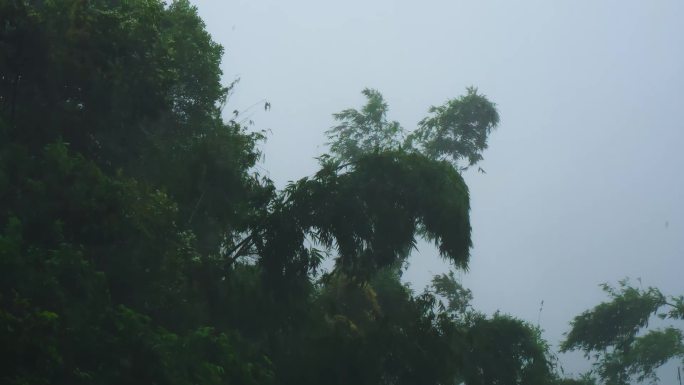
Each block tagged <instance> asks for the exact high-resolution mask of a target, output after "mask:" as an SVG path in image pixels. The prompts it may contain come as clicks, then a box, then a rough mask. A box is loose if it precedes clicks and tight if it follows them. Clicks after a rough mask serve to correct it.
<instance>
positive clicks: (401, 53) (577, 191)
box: [193, 0, 684, 383]
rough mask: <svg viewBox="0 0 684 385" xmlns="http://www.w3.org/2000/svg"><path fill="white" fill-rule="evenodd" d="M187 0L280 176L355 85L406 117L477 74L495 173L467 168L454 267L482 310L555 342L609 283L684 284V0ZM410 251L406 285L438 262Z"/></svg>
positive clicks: (414, 118)
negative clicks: (463, 225)
mask: <svg viewBox="0 0 684 385" xmlns="http://www.w3.org/2000/svg"><path fill="white" fill-rule="evenodd" d="M193 3H194V4H196V5H197V7H198V9H199V13H200V15H201V16H202V18H203V19H204V20H205V22H206V24H207V28H208V30H209V32H210V33H211V34H212V35H213V37H214V39H215V40H216V41H217V42H219V43H220V44H222V45H223V46H224V48H225V57H224V61H223V70H224V82H226V83H228V82H229V81H231V80H233V79H234V78H237V77H240V78H241V82H240V84H239V85H238V87H237V89H236V91H235V94H234V96H233V97H232V98H231V100H230V102H229V105H228V107H227V108H226V110H227V111H226V112H227V113H228V114H229V113H230V111H232V110H234V109H238V110H244V109H246V108H248V107H250V106H251V105H253V104H254V103H257V102H259V101H260V100H262V99H264V98H265V99H267V100H268V101H269V102H270V103H271V104H272V109H271V111H269V112H265V111H264V109H263V103H262V104H258V105H257V106H255V107H252V108H251V109H249V110H248V111H246V112H245V114H244V115H243V116H245V117H249V118H250V119H252V120H253V121H254V122H255V126H254V128H255V129H270V130H271V133H270V134H269V138H268V141H267V143H265V144H264V145H263V150H264V152H265V154H266V157H265V161H264V162H263V164H261V166H260V167H261V168H262V169H261V170H260V171H261V172H267V173H268V175H269V176H270V177H271V178H272V179H273V180H274V181H275V182H276V183H277V185H279V186H283V185H284V184H285V183H286V182H287V181H288V180H295V179H298V178H300V177H303V176H306V175H310V174H311V173H313V172H315V170H316V168H317V167H316V165H317V163H316V161H315V160H314V157H315V156H318V155H320V154H322V153H324V152H325V150H326V148H325V146H324V142H325V137H324V131H325V130H326V129H328V128H329V127H330V126H331V125H332V124H333V121H332V117H331V114H332V113H334V112H338V111H340V110H342V109H344V108H348V107H359V106H360V105H361V103H362V102H363V98H362V96H361V94H360V91H361V90H362V89H363V88H364V87H372V88H376V89H378V90H380V91H381V92H382V93H383V94H384V95H385V98H386V100H387V101H388V103H389V105H390V116H389V117H390V119H394V120H398V121H400V122H401V123H402V124H403V126H404V127H405V128H407V129H413V128H414V127H415V124H416V122H418V121H419V120H420V119H421V118H422V117H423V116H425V114H426V111H427V109H428V107H429V106H430V105H435V104H441V103H443V102H444V101H445V100H446V99H448V98H452V97H456V96H458V95H460V94H462V93H464V91H465V88H466V87H467V86H470V85H474V86H476V87H478V88H479V90H480V91H481V92H482V93H484V94H486V95H487V96H488V97H489V98H490V99H491V100H492V101H494V102H495V103H496V104H497V106H498V108H499V112H500V114H501V124H500V126H499V128H498V129H497V131H495V132H494V133H493V134H492V136H491V142H490V148H489V149H488V150H487V151H486V152H485V153H484V157H485V160H484V162H482V164H481V165H482V167H483V168H484V169H485V170H486V171H487V174H486V175H485V174H480V173H476V172H467V173H466V174H465V178H466V181H467V183H468V185H469V187H470V191H471V202H472V212H471V219H472V225H473V240H474V244H475V246H474V248H473V250H472V262H471V265H470V266H471V267H470V271H469V272H468V273H464V274H461V277H462V279H463V281H464V282H465V284H466V286H468V287H469V288H471V289H472V290H473V292H474V295H475V305H476V307H477V308H479V309H481V310H482V311H485V312H487V313H491V312H493V311H495V310H497V309H500V310H501V311H503V312H505V313H510V314H513V315H515V316H518V317H520V318H523V319H525V320H528V321H530V322H532V323H535V324H536V323H537V320H538V319H540V321H541V326H542V328H544V329H545V336H546V337H547V338H548V340H549V341H550V342H551V343H554V344H555V343H557V342H558V341H559V340H560V339H561V338H562V333H563V332H565V331H567V330H568V322H569V321H570V320H571V319H572V317H573V316H575V315H577V314H579V313H580V312H581V311H583V310H585V309H587V308H589V307H592V306H594V305H595V304H597V303H598V302H599V301H601V300H602V299H603V298H604V297H603V295H602V293H601V291H600V289H599V288H598V286H597V285H598V284H599V283H601V282H612V283H615V282H616V281H617V280H619V279H621V278H624V277H627V276H629V277H633V278H636V277H641V278H642V280H643V283H644V285H654V286H658V287H660V288H661V289H662V290H663V291H665V292H667V293H671V294H682V293H684V280H682V274H683V272H684V201H683V198H684V178H683V176H684V173H683V172H682V167H683V166H684V130H683V128H684V127H683V126H684V124H683V123H682V122H683V118H682V116H681V114H682V113H683V112H684V97H683V96H682V92H684V1H682V0H676V1H658V0H651V1H644V0H642V1H630V0H620V1H617V0H616V1H597V0H563V1H560V0H559V1H549V0H539V1H510V0H506V1H504V0H500V1H480V0H478V1H475V0H471V1H459V0H452V1H446V0H442V1H435V0H424V1H420V2H419V1H399V0H396V1H390V0H377V1H372V0H365V1H360V0H347V1H336V2H330V1H321V0H315V1H314V0H306V1H305V0H290V1H282V0H278V1H276V0H236V1H217V0H195V1H193ZM420 249H421V252H420V253H419V255H415V256H414V257H413V258H412V260H411V262H412V263H411V267H410V269H409V272H408V273H407V279H409V280H410V281H412V282H413V283H414V286H415V287H416V288H422V287H423V286H424V285H425V284H426V283H427V281H428V280H429V277H430V276H431V274H433V273H440V272H443V271H445V270H446V269H447V268H448V267H447V266H446V265H444V264H443V263H441V262H440V261H439V259H438V258H436V257H435V254H436V252H435V251H434V250H433V249H432V248H431V247H428V246H426V245H423V246H422V247H421V248H420ZM542 300H544V309H543V311H542V313H541V315H540V314H539V305H540V301H542ZM576 358H577V357H569V358H567V357H566V359H564V361H565V366H566V369H569V370H570V371H573V370H579V369H581V368H583V367H585V366H582V364H580V363H578V362H577V359H576ZM668 378H669V377H663V380H666V381H665V383H667V382H669V381H667V380H668Z"/></svg>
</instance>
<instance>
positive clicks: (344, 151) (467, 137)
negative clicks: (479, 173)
mask: <svg viewBox="0 0 684 385" xmlns="http://www.w3.org/2000/svg"><path fill="white" fill-rule="evenodd" d="M466 91H467V92H466V95H463V96H461V97H458V98H455V99H451V100H448V101H447V102H446V103H444V104H443V105H441V106H432V107H430V109H429V113H430V115H429V116H428V117H426V118H425V119H423V120H421V121H420V122H419V123H418V128H417V129H416V130H414V131H413V132H411V133H410V134H408V135H407V134H406V133H405V131H404V129H403V128H402V127H401V126H400V124H399V123H398V122H396V121H388V120H387V117H386V116H387V111H388V106H387V103H385V101H384V99H383V97H382V95H381V94H380V92H378V91H377V90H373V89H368V88H367V89H365V90H363V95H364V96H366V99H367V102H366V105H365V106H363V108H362V109H361V110H360V111H358V110H355V109H346V110H344V111H342V112H340V113H337V114H335V115H333V116H334V118H335V120H337V121H338V122H339V124H338V125H337V126H335V127H333V128H332V129H330V130H328V131H327V134H328V139H329V140H330V142H329V144H330V150H331V152H332V153H333V155H334V157H335V158H336V159H338V160H340V161H341V162H350V161H354V160H355V159H357V158H358V157H359V156H360V155H363V154H369V153H372V152H379V151H392V150H404V151H408V152H419V153H421V154H422V155H424V156H426V157H428V158H430V159H436V160H448V161H450V162H452V163H453V164H454V165H458V164H459V163H461V162H462V161H466V165H465V166H464V167H463V168H468V167H470V166H472V165H474V164H476V163H477V162H479V161H480V160H482V151H484V150H485V149H487V139H488V137H489V134H490V133H491V131H492V130H493V129H494V128H496V126H497V125H498V124H499V113H498V112H497V110H496V106H495V105H494V103H492V102H490V101H489V100H488V99H487V98H486V97H485V96H483V95H481V94H478V92H477V89H476V88H473V87H470V88H468V89H467V90H466Z"/></svg>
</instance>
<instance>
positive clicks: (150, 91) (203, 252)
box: [0, 0, 681, 385]
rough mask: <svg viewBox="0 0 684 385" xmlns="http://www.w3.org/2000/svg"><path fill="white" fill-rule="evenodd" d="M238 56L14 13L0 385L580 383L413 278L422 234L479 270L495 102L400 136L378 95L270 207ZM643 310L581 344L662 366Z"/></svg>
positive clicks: (70, 10) (6, 51)
mask: <svg viewBox="0 0 684 385" xmlns="http://www.w3.org/2000/svg"><path fill="white" fill-rule="evenodd" d="M222 54H223V50H222V48H221V47H220V46H219V45H218V44H216V43H215V42H214V41H213V40H212V39H211V37H210V36H209V34H208V33H207V32H206V29H205V26H204V23H203V22H202V20H201V19H200V18H199V17H198V15H197V11H196V9H195V8H194V7H193V6H192V5H191V4H190V3H189V2H188V1H187V0H176V1H171V2H169V3H164V2H162V1H158V0H126V1H103V0H86V1H84V0H50V1H48V0H46V1H27V0H2V1H0V382H2V383H3V384H17V385H18V384H89V383H97V384H138V383H139V384H178V385H186V384H187V385H189V384H298V385H301V384H397V385H400V384H418V383H419V384H461V383H465V384H467V385H481V384H482V385H484V384H488V385H489V384H491V385H494V384H506V385H508V384H520V385H523V384H530V385H531V384H535V385H538V384H555V383H563V384H569V383H573V382H572V381H571V380H564V381H562V382H559V381H560V380H559V378H558V375H557V374H556V372H555V366H556V364H555V360H554V357H553V355H552V354H551V352H550V349H549V346H548V344H547V343H546V342H544V341H543V340H542V339H541V337H540V333H541V331H540V329H539V328H538V327H534V326H532V325H530V324H529V323H527V322H524V321H522V320H519V319H516V318H513V317H510V316H507V315H503V314H499V313H496V314H494V315H493V316H486V315H484V314H482V313H480V312H477V311H476V310H475V309H473V306H472V305H471V299H472V293H471V292H470V291H469V290H467V289H466V288H464V287H463V286H462V285H461V284H460V283H459V282H458V280H457V279H456V278H455V275H454V274H453V273H449V274H442V275H437V276H435V278H434V280H433V281H432V283H431V284H430V285H428V287H426V288H425V289H424V290H422V291H420V290H416V289H414V288H413V287H411V286H410V285H408V284H405V283H403V282H402V280H401V275H402V272H403V271H404V270H403V269H404V266H405V262H406V261H407V259H408V258H410V257H411V251H412V250H413V249H414V248H415V245H416V242H417V240H418V239H426V240H428V241H431V242H433V243H434V244H435V245H436V247H437V250H438V252H439V253H440V254H441V256H442V257H443V258H444V259H445V260H447V261H449V262H450V263H451V264H452V267H453V268H454V269H461V270H466V269H467V267H468V264H469V260H470V248H471V245H472V242H471V225H470V218H469V216H470V196H469V192H468V187H467V185H466V184H465V182H464V180H463V178H462V176H461V174H460V171H461V170H462V168H464V167H468V166H471V165H474V164H476V163H477V162H478V161H480V160H481V159H482V153H483V151H484V150H485V149H486V148H487V140H488V137H489V135H490V133H491V132H492V130H493V129H494V128H495V127H496V126H497V125H498V123H499V116H498V113H497V110H496V107H495V105H494V103H492V102H490V101H489V100H488V99H487V98H486V97H485V96H484V95H482V94H479V93H478V92H477V90H476V89H474V88H469V89H467V90H466V93H465V95H463V96H460V97H457V98H455V99H451V100H448V101H447V102H445V103H444V104H443V105H441V106H437V107H431V108H430V109H429V110H428V113H429V115H428V116H427V117H426V118H425V119H423V120H422V121H420V122H419V123H418V126H417V128H416V129H415V130H413V131H411V132H407V131H404V129H403V128H402V127H401V125H400V124H399V123H397V122H394V121H390V120H388V118H387V112H388V106H387V104H386V103H385V101H384V99H383V97H382V95H381V94H380V92H378V91H376V90H370V89H366V90H364V91H363V94H364V95H365V96H366V98H367V104H366V105H365V106H363V107H362V108H361V110H355V109H346V110H343V111H342V112H340V113H337V114H334V115H333V119H334V120H335V121H336V122H337V125H336V126H334V127H333V128H332V129H331V130H329V131H328V134H329V140H330V154H327V155H324V156H322V157H321V163H320V170H319V171H318V172H317V173H316V174H315V175H313V176H309V177H305V178H302V179H300V180H298V181H295V182H293V183H291V184H290V185H288V186H287V187H286V188H284V189H282V190H277V189H276V188H275V187H274V185H273V183H272V182H271V181H270V180H268V179H267V178H264V177H262V176H261V175H259V174H258V173H257V172H255V169H254V166H255V165H256V163H257V162H258V161H259V159H260V157H261V152H260V150H259V143H260V141H261V140H263V139H264V135H263V133H261V132H255V131H253V130H251V129H249V127H245V126H243V125H241V124H240V123H239V122H237V121H236V120H237V119H234V120H226V119H224V118H223V114H222V111H223V109H224V108H225V106H226V105H227V103H228V102H229V101H228V97H229V95H230V92H232V90H233V86H234V85H235V83H232V84H231V85H229V86H227V87H226V86H223V85H222V83H221V75H222V73H221V70H220V67H219V64H220V60H221V56H222ZM267 107H268V105H265V109H267ZM326 258H331V259H333V260H334V261H335V265H334V267H333V268H332V269H330V270H329V271H321V265H322V262H323V261H324V260H325V259H326ZM615 293H617V294H616V298H617V297H620V298H621V296H628V295H632V294H630V293H631V292H629V293H628V292H624V293H623V292H619V293H618V292H615ZM635 296H636V297H638V298H637V301H636V303H638V304H640V305H639V306H641V307H639V309H640V310H639V312H638V314H635V315H634V317H633V318H630V322H631V323H628V324H624V325H623V324H620V325H622V326H620V325H617V326H616V327H615V328H608V329H606V330H603V329H601V330H599V331H591V332H585V331H583V330H586V328H587V327H585V326H583V325H585V324H587V325H589V324H591V323H592V322H594V321H593V320H594V319H596V318H597V317H598V318H601V317H604V318H605V317H610V313H611V312H612V311H613V310H611V309H613V308H612V307H611V306H612V305H606V306H608V310H606V311H603V310H601V311H599V312H598V313H597V314H598V315H593V313H592V314H588V315H586V316H582V317H583V318H581V319H579V320H576V321H575V326H576V328H577V332H575V331H574V330H573V333H571V334H570V337H569V340H568V342H566V345H565V346H566V348H568V349H570V348H575V347H580V348H583V349H589V350H591V349H601V348H603V347H604V346H607V345H611V344H612V345H615V344H621V345H620V346H627V345H629V344H630V343H631V344H632V345H634V348H633V349H632V350H631V352H633V353H630V354H632V355H631V356H630V357H632V356H634V357H637V356H638V357H639V359H638V360H636V361H634V362H638V363H640V364H641V363H645V362H646V363H651V364H650V365H653V363H657V362H660V361H659V360H660V359H661V358H662V357H663V355H662V354H661V355H659V356H658V355H653V354H652V353H653V349H650V348H649V346H656V345H657V346H661V345H662V343H663V341H666V340H667V341H670V340H671V341H674V340H675V337H678V336H679V337H680V339H681V333H680V334H678V332H676V331H673V330H669V331H664V332H663V333H661V334H658V335H648V336H644V337H643V338H642V337H639V338H633V335H632V334H633V333H634V332H635V331H636V330H637V329H638V328H640V327H641V326H643V322H644V317H646V316H647V315H648V314H650V313H651V312H652V311H653V310H654V309H656V308H658V307H660V306H662V305H663V303H662V300H663V298H664V297H662V296H660V295H658V293H657V292H655V291H648V292H637V293H636V294H635ZM642 297H643V298H642ZM629 298H632V297H629ZM675 300H676V301H680V302H678V303H679V305H681V298H680V299H675ZM642 305H643V306H642ZM630 309H631V308H630ZM604 313H605V314H604ZM670 314H671V315H672V316H679V317H681V313H670ZM677 314H678V315H677ZM610 322H613V323H615V322H616V321H615V320H614V319H612V318H611V321H610ZM591 327H593V326H591ZM630 333H632V334H630ZM630 335H631V336H632V337H630ZM630 338H631V339H630ZM637 343H638V344H637ZM612 345H611V346H612ZM672 347H673V349H674V348H677V349H679V347H678V345H677V346H675V345H672ZM673 352H674V351H671V352H670V353H672V354H674V353H673ZM668 354H669V353H668ZM640 368H642V369H643V368H646V369H644V370H647V369H648V368H650V367H646V366H641V367H640ZM645 373H646V372H645ZM578 381H579V380H578ZM577 383H579V382H577Z"/></svg>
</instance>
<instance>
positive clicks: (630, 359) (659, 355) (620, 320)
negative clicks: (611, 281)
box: [561, 280, 684, 385]
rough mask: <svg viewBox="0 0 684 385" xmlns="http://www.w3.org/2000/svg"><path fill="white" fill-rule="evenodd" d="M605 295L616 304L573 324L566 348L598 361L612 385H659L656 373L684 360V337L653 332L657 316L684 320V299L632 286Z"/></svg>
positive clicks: (598, 368) (675, 330)
mask: <svg viewBox="0 0 684 385" xmlns="http://www.w3.org/2000/svg"><path fill="white" fill-rule="evenodd" d="M602 287H603V290H604V291H605V292H606V293H607V294H608V296H609V297H610V301H607V302H603V303H601V304H599V305H597V306H596V307H594V308H593V309H591V310H587V311H586V312H584V313H582V314H580V315H579V316H577V317H575V319H574V320H573V321H572V323H571V325H572V329H571V330H570V332H569V333H568V334H567V338H566V339H565V341H564V342H563V344H562V346H561V348H562V350H563V351H568V350H582V351H584V352H585V354H586V355H587V357H590V356H592V355H593V356H594V357H595V358H596V359H597V362H596V364H595V368H596V372H597V374H598V375H599V377H600V378H601V380H603V381H604V382H605V383H606V384H618V385H621V384H629V383H630V381H631V380H632V379H635V380H637V381H639V382H641V381H645V380H652V381H654V382H656V381H657V380H658V377H657V376H656V370H657V369H658V368H659V367H660V366H662V365H663V364H665V363H666V362H668V361H669V360H671V359H673V358H684V333H683V332H682V330H681V329H679V328H675V327H672V326H670V327H666V328H662V329H653V330H648V329H647V328H648V324H649V321H650V320H651V318H652V317H653V316H655V315H657V316H658V317H660V318H661V319H670V320H682V319H684V297H682V296H679V297H673V296H669V297H668V296H665V295H664V294H662V293H661V291H660V290H658V289H657V288H654V287H648V288H646V289H641V288H637V287H634V286H632V285H631V284H630V282H629V281H627V280H623V281H620V283H619V286H618V287H617V288H615V287H611V286H609V285H607V284H603V285H602Z"/></svg>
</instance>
